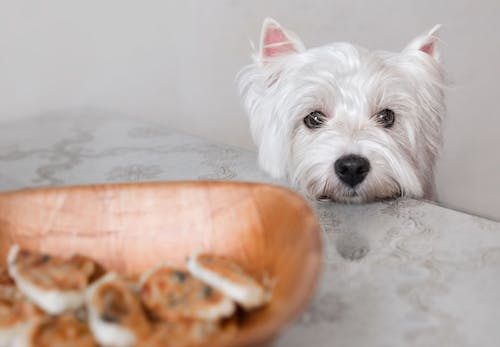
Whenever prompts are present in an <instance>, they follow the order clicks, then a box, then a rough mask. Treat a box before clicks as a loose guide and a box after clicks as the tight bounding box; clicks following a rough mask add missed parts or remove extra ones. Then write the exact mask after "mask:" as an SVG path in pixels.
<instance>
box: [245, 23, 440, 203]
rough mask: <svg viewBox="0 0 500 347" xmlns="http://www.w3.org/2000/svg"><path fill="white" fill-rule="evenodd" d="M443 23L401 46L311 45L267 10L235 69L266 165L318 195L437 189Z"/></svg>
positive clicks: (372, 196) (380, 195) (415, 193)
mask: <svg viewBox="0 0 500 347" xmlns="http://www.w3.org/2000/svg"><path fill="white" fill-rule="evenodd" d="M438 29H439V25H437V26H435V27H434V28H433V29H432V30H430V31H429V32H427V33H425V34H423V35H421V36H418V37H417V38H415V39H414V40H413V41H411V42H410V43H409V44H408V46H406V47H405V48H404V49H403V50H402V51H401V52H396V53H392V52H387V51H369V50H367V49H365V48H362V47H359V46H355V45H353V44H350V43H345V42H340V43H333V44H329V45H326V46H321V47H317V48H311V49H306V48H305V46H304V44H303V43H302V41H301V40H300V39H299V38H298V36H297V35H296V34H294V33H293V32H291V31H289V30H286V29H284V28H283V27H282V26H280V25H279V24H278V23H277V22H276V21H275V20H273V19H266V20H265V21H264V24H263V27H262V33H261V39H260V46H259V48H258V51H257V52H256V53H255V54H254V57H253V58H254V59H253V60H254V62H253V64H251V65H249V66H247V67H245V68H244V69H243V70H242V71H241V72H240V74H239V76H238V83H239V87H240V93H241V95H242V98H243V103H244V106H245V108H246V111H247V113H248V115H249V119H250V126H251V133H252V136H253V139H254V141H255V143H256V145H257V146H258V149H259V163H260V165H261V167H262V168H263V169H264V170H265V171H267V172H268V173H269V174H270V175H271V176H273V177H274V178H278V179H288V180H289V181H290V182H291V183H292V184H293V185H294V186H295V187H297V188H298V189H299V190H302V191H303V192H304V193H306V194H307V195H308V196H309V197H311V198H313V199H331V200H334V201H340V202H352V203H355V202H367V201H374V200H379V199H388V198H395V197H400V196H405V197H414V198H421V197H424V198H427V199H431V198H432V197H433V194H434V174H433V168H434V164H435V161H436V156H437V154H438V152H439V149H440V147H441V142H442V134H441V133H442V131H441V128H442V122H443V118H444V116H445V104H444V87H445V78H444V72H443V68H442V64H441V62H440V59H439V51H438V47H437V41H438V36H437V32H438Z"/></svg>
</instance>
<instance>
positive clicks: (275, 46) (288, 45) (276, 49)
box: [257, 18, 305, 63]
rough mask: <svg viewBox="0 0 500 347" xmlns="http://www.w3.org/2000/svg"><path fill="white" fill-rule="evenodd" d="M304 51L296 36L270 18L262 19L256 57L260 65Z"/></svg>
mask: <svg viewBox="0 0 500 347" xmlns="http://www.w3.org/2000/svg"><path fill="white" fill-rule="evenodd" d="M304 50H305V47H304V44H303V43H302V41H301V40H300V39H299V37H298V36H297V35H296V34H294V33H293V32H291V31H289V30H286V29H285V28H283V27H282V26H281V25H280V24H279V23H278V22H277V21H275V20H274V19H272V18H266V19H264V23H263V24H262V31H261V33H260V45H259V53H258V57H257V59H258V60H259V62H260V63H266V62H268V61H270V60H273V59H275V58H278V57H282V56H286V55H289V54H293V53H298V52H302V51H304Z"/></svg>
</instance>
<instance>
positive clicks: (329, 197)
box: [316, 188, 401, 204]
mask: <svg viewBox="0 0 500 347" xmlns="http://www.w3.org/2000/svg"><path fill="white" fill-rule="evenodd" d="M400 197H401V191H400V190H397V191H393V192H385V194H377V193H373V194H370V193H369V192H365V191H363V192H362V191H360V190H358V189H355V188H344V189H342V192H323V193H321V194H319V195H316V200H318V201H332V202H339V203H343V204H362V203H369V202H377V201H387V200H394V199H398V198H400Z"/></svg>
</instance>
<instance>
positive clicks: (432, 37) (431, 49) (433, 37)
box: [404, 24, 441, 61]
mask: <svg viewBox="0 0 500 347" xmlns="http://www.w3.org/2000/svg"><path fill="white" fill-rule="evenodd" d="M439 29H441V24H437V25H435V26H434V27H433V28H432V29H431V30H430V31H428V32H427V33H425V34H422V35H420V36H418V37H416V38H414V39H413V41H411V42H410V43H409V44H408V46H406V48H405V49H404V52H411V51H415V50H419V51H422V52H424V53H427V54H429V55H430V56H431V57H433V58H434V59H436V60H438V61H439V49H438V47H437V44H438V41H439Z"/></svg>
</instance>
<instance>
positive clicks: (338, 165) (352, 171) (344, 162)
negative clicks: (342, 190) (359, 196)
mask: <svg viewBox="0 0 500 347" xmlns="http://www.w3.org/2000/svg"><path fill="white" fill-rule="evenodd" d="M369 171H370V162H369V161H368V159H366V158H364V157H361V156H359V155H355V154H349V155H344V156H343V157H340V158H339V159H337V161H336V162H335V173H336V174H337V176H338V177H339V178H340V180H341V181H342V182H344V183H345V184H347V185H349V186H351V187H353V188H354V187H355V186H356V185H358V184H360V183H361V182H363V180H364V179H365V177H366V175H368V172H369Z"/></svg>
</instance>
